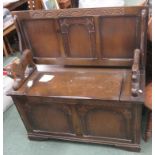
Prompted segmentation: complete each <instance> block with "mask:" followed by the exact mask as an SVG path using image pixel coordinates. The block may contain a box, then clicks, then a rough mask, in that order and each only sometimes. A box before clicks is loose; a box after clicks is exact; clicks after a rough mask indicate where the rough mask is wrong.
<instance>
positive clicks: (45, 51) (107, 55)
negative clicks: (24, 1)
mask: <svg viewBox="0 0 155 155" xmlns="http://www.w3.org/2000/svg"><path fill="white" fill-rule="evenodd" d="M13 14H14V16H15V18H16V27H17V30H18V36H19V38H20V49H21V51H22V54H23V57H22V58H21V61H20V62H18V63H17V64H14V65H12V67H11V68H10V74H12V76H13V77H15V83H14V86H13V88H12V89H11V90H9V91H8V95H10V96H11V97H12V99H13V101H14V103H15V105H16V107H17V110H18V112H19V114H20V116H21V118H22V120H23V123H24V125H25V127H26V129H27V132H28V137H29V139H35V140H47V139H61V140H69V141H79V142H88V143H98V144H106V145H111V146H116V147H120V148H124V149H127V150H131V151H140V139H141V136H140V134H141V108H142V105H143V103H144V86H145V57H146V31H147V15H148V10H147V8H146V7H112V8H92V9H77V8H75V9H63V10H50V11H45V10H35V11H22V12H14V13H13ZM25 70H26V72H27V73H28V74H26V75H25ZM47 77H48V78H50V79H49V80H48V78H47ZM43 78H44V80H43Z"/></svg>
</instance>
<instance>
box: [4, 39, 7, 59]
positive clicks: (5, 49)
mask: <svg viewBox="0 0 155 155" xmlns="http://www.w3.org/2000/svg"><path fill="white" fill-rule="evenodd" d="M3 51H4V55H5V56H6V57H8V51H7V48H6V44H5V41H4V40H3Z"/></svg>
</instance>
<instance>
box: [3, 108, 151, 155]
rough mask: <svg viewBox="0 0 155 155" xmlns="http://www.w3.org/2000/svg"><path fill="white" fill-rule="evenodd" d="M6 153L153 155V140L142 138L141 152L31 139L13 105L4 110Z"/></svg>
mask: <svg viewBox="0 0 155 155" xmlns="http://www.w3.org/2000/svg"><path fill="white" fill-rule="evenodd" d="M3 118H4V126H3V128H4V131H3V132H4V137H3V138H4V142H3V146H4V155H35V154H36V155H73V154H74V155H87V154H88V155H151V154H152V140H151V139H150V140H149V141H148V142H147V143H145V142H144V141H143V140H141V147H142V150H141V152H140V153H135V152H129V151H125V150H121V149H116V148H112V147H108V146H104V145H95V144H85V143H75V142H74V143H71V142H66V141H55V140H51V141H30V140H29V139H28V138H27V135H26V130H25V127H24V125H23V123H22V121H21V119H20V116H19V114H18V112H17V110H16V108H15V106H14V105H12V106H11V107H10V108H9V109H8V110H7V111H6V112H4V117H3Z"/></svg>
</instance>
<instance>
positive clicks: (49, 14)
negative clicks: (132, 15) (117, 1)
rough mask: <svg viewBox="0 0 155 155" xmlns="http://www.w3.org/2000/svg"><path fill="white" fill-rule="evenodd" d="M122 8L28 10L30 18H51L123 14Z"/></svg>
mask: <svg viewBox="0 0 155 155" xmlns="http://www.w3.org/2000/svg"><path fill="white" fill-rule="evenodd" d="M125 13H126V12H125V9H124V8H119V7H117V8H111V9H108V8H102V9H98V8H91V9H65V10H52V11H46V12H44V11H40V10H39V11H37V10H36V11H33V12H30V17H31V18H53V17H79V16H92V15H93V16H94V15H96V16H97V15H98V16H106V15H124V14H125Z"/></svg>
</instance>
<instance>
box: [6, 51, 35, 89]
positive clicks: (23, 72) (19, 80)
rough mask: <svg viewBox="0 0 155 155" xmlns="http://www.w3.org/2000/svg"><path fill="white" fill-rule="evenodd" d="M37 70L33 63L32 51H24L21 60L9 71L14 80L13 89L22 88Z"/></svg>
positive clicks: (12, 65)
mask: <svg viewBox="0 0 155 155" xmlns="http://www.w3.org/2000/svg"><path fill="white" fill-rule="evenodd" d="M35 69H36V66H35V63H34V62H33V57H32V53H31V51H30V50H29V49H26V50H24V52H23V54H22V57H21V59H20V60H19V61H18V62H14V63H12V64H11V65H10V67H9V68H8V69H7V71H8V72H9V76H10V77H11V78H13V79H14V84H13V89H14V90H17V89H18V88H20V87H21V85H22V84H23V83H24V81H25V80H26V79H27V78H28V77H29V76H30V74H32V72H33V71H34V70H35Z"/></svg>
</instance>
